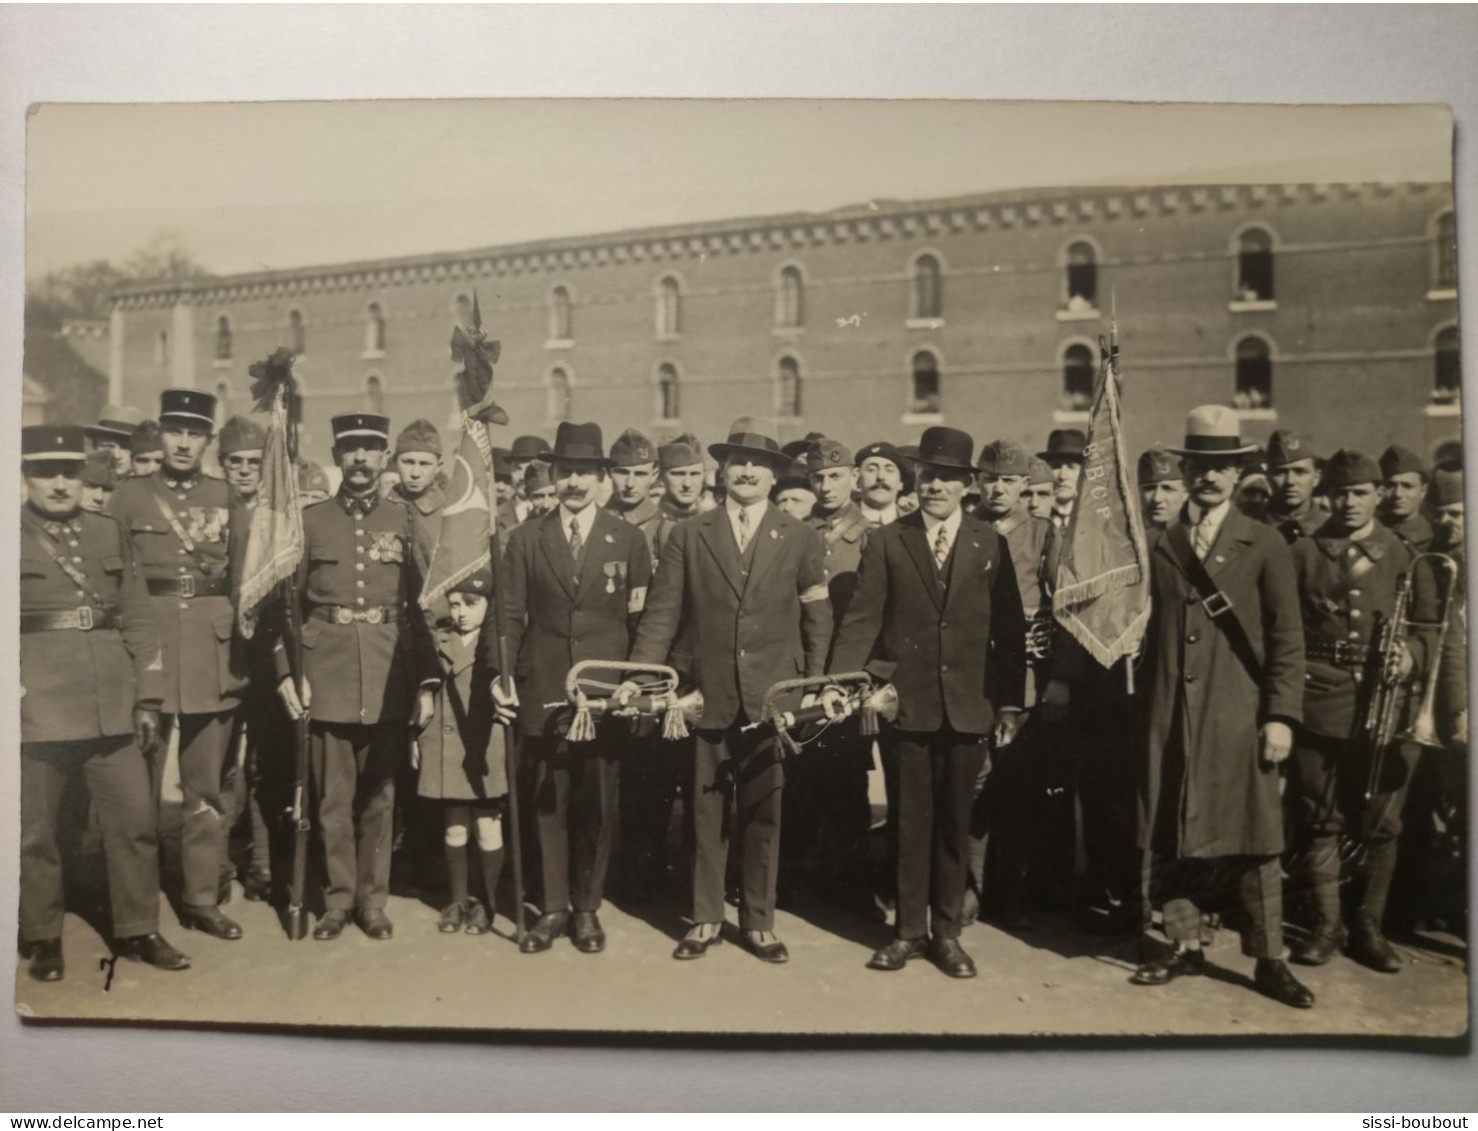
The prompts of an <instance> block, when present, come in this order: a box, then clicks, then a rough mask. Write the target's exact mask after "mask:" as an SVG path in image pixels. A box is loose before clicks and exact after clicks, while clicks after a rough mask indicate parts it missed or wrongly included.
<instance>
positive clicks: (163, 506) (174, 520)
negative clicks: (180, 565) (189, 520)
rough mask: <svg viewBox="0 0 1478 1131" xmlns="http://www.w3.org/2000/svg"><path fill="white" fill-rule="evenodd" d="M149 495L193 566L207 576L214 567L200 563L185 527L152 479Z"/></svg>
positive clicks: (156, 482) (155, 481)
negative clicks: (192, 561)
mask: <svg viewBox="0 0 1478 1131" xmlns="http://www.w3.org/2000/svg"><path fill="white" fill-rule="evenodd" d="M149 493H150V495H152V496H153V498H154V503H155V505H156V506H157V507H158V508H159V513H160V514H161V515H162V516H163V517H164V521H165V522H167V523H169V528H170V529H171V530H173V531H174V536H175V537H176V538H178V539H179V540H180V544H181V545H182V546H184V547H185V553H187V554H189V555H190V557H191V558H193V559H194V561H195V565H196V566H197V567H198V568H199V569H200V572H201V573H205V574H207V575H208V574H209V572H210V569H212V568H214V567H208V566H207V565H206V563H205V562H203V561H201V559H200V556H199V554H198V552H197V551H196V547H195V543H194V542H193V541H192V540H191V538H190V536H189V535H188V534H186V533H185V527H184V526H183V524H181V522H180V520H179V517H178V516H177V515H176V514H175V512H174V508H173V507H172V506H170V505H169V500H168V499H166V498H165V497H164V495H163V493H162V492H161V491H160V489H159V481H158V480H157V479H154V478H152V477H151V478H150V480H149Z"/></svg>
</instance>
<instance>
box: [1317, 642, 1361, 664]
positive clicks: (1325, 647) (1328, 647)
mask: <svg viewBox="0 0 1478 1131" xmlns="http://www.w3.org/2000/svg"><path fill="white" fill-rule="evenodd" d="M1304 655H1305V656H1307V657H1308V658H1309V659H1311V660H1323V661H1324V662H1325V663H1326V664H1336V665H1338V666H1339V667H1342V668H1363V667H1364V666H1365V665H1366V664H1368V663H1369V662H1370V657H1371V651H1370V646H1369V645H1366V644H1351V643H1350V642H1349V641H1347V640H1306V641H1304Z"/></svg>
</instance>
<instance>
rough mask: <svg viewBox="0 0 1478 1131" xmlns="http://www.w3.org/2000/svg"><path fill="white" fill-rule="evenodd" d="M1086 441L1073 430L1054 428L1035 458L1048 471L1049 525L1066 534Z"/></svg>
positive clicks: (1078, 432)
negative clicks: (1044, 464) (1050, 485)
mask: <svg viewBox="0 0 1478 1131" xmlns="http://www.w3.org/2000/svg"><path fill="white" fill-rule="evenodd" d="M1087 444H1088V437H1087V436H1085V435H1083V433H1082V432H1080V431H1079V430H1078V429H1076V428H1054V429H1053V430H1052V431H1051V432H1050V433H1049V434H1048V436H1047V450H1046V451H1045V452H1038V453H1037V458H1038V459H1040V460H1042V461H1043V462H1045V463H1046V464H1047V466H1048V467H1050V468H1051V469H1052V515H1051V518H1052V525H1053V526H1055V527H1057V529H1058V530H1066V529H1067V524H1068V522H1069V521H1070V520H1071V519H1072V516H1073V504H1074V503H1075V502H1076V501H1077V498H1078V477H1079V476H1080V475H1082V474H1083V449H1084V448H1085V447H1086V446H1087Z"/></svg>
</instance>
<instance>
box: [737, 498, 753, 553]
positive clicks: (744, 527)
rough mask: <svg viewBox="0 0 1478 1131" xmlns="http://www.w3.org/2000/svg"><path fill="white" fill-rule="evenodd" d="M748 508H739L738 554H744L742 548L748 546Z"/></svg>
mask: <svg viewBox="0 0 1478 1131" xmlns="http://www.w3.org/2000/svg"><path fill="white" fill-rule="evenodd" d="M749 535H750V529H749V508H748V507H740V508H739V552H740V553H741V554H742V553H744V547H745V546H748V545H749Z"/></svg>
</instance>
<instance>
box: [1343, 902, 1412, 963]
mask: <svg viewBox="0 0 1478 1131" xmlns="http://www.w3.org/2000/svg"><path fill="white" fill-rule="evenodd" d="M1346 953H1347V954H1349V956H1350V957H1351V958H1353V959H1354V960H1355V961H1356V962H1358V963H1360V965H1361V966H1368V967H1369V968H1370V969H1372V970H1375V971H1377V972H1379V973H1381V974H1399V973H1400V972H1401V967H1402V965H1403V963H1402V961H1401V956H1400V955H1399V954H1397V953H1396V949H1395V948H1394V947H1393V946H1391V944H1390V943H1389V942H1387V941H1386V936H1385V935H1384V934H1383V933H1382V932H1381V929H1380V924H1379V923H1378V922H1376V921H1375V920H1374V919H1371V918H1369V917H1368V916H1365V915H1357V916H1356V917H1355V922H1354V923H1353V924H1351V927H1350V942H1349V946H1348V947H1347V948H1346Z"/></svg>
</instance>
